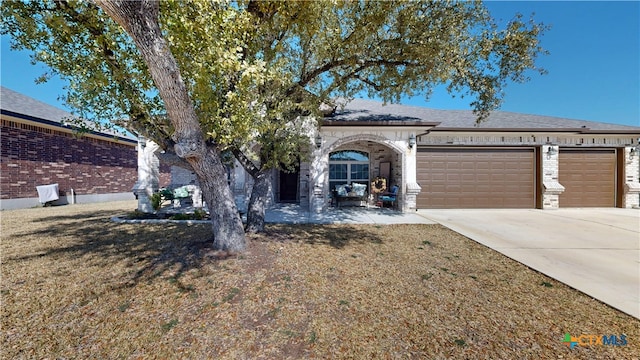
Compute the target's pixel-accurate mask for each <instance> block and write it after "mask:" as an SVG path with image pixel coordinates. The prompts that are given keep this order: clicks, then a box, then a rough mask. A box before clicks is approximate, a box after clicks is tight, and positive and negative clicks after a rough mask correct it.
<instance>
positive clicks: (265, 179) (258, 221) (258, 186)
mask: <svg viewBox="0 0 640 360" xmlns="http://www.w3.org/2000/svg"><path fill="white" fill-rule="evenodd" d="M270 175H271V171H270V170H268V169H267V170H264V169H262V170H260V171H259V172H258V173H257V175H256V176H254V177H253V180H254V181H253V188H252V189H251V198H250V199H249V206H248V211H247V227H246V231H247V232H251V233H258V232H263V231H264V215H265V211H266V208H267V201H268V200H269V195H270V194H271V176H270Z"/></svg>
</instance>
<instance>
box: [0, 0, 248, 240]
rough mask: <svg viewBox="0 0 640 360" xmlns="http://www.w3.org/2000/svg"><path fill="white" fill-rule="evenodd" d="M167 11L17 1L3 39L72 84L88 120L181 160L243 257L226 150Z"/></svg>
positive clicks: (8, 11)
mask: <svg viewBox="0 0 640 360" xmlns="http://www.w3.org/2000/svg"><path fill="white" fill-rule="evenodd" d="M159 4H160V3H159V2H155V1H141V2H134V1H131V2H128V1H117V2H98V5H99V6H102V7H103V8H104V9H103V10H101V9H100V8H99V7H97V6H96V5H94V4H93V3H85V2H67V1H45V2H21V3H18V2H10V3H6V4H3V7H2V18H3V24H2V32H3V33H8V34H11V35H12V37H13V39H14V46H16V47H18V48H26V49H29V50H32V51H34V54H35V59H36V60H40V61H43V62H45V63H46V64H48V65H49V66H50V67H51V68H52V69H53V70H54V71H55V72H56V73H57V74H59V75H61V76H62V77H63V78H65V79H68V80H70V85H69V88H68V94H67V98H66V100H67V103H68V104H69V105H71V106H72V107H73V108H75V109H76V110H79V112H80V115H82V116H83V117H84V118H94V119H95V120H96V121H100V120H105V119H106V120H111V121H117V122H118V124H120V125H122V126H124V127H125V128H127V129H130V130H133V131H135V132H136V133H138V134H142V135H145V136H147V137H150V138H151V139H153V140H154V141H156V142H158V144H160V145H161V146H162V147H163V148H164V149H166V150H169V151H170V152H172V153H174V154H176V155H177V157H178V158H180V160H178V162H179V163H181V164H182V165H183V166H187V167H189V168H191V169H192V170H193V171H194V172H195V173H196V176H197V177H198V180H199V182H200V185H201V187H202V191H203V195H204V197H205V200H206V202H207V204H208V206H209V208H210V212H211V219H212V221H211V223H212V230H213V236H214V240H213V241H214V246H215V247H216V248H218V249H221V250H228V251H242V250H244V249H245V246H246V239H245V236H244V229H243V226H242V222H241V219H240V217H239V214H238V211H237V208H236V205H235V203H234V201H233V196H232V193H231V190H230V188H229V186H228V184H227V177H226V168H225V166H224V164H223V163H222V160H221V157H222V156H221V152H222V151H224V149H223V148H221V147H220V146H219V145H218V143H216V138H215V137H212V136H209V135H208V134H207V132H206V130H205V129H203V127H202V126H201V123H203V122H206V120H204V119H202V118H201V117H199V116H198V115H197V113H196V105H195V104H194V101H193V100H192V97H191V95H190V93H189V91H188V90H187V89H188V88H187V83H188V84H189V85H191V83H192V82H193V81H192V79H189V78H186V81H185V78H184V77H183V76H182V73H181V69H180V67H179V66H178V63H177V62H176V60H175V58H174V56H173V54H172V52H171V50H170V49H169V47H168V44H167V41H166V39H165V35H164V34H163V32H162V30H161V29H160V26H159ZM105 13H107V14H109V16H106V15H105ZM112 19H113V20H115V22H114V21H113V20H112ZM213 35H214V36H213ZM218 35H219V34H212V38H213V39H215V38H216V36H218ZM212 45H213V46H214V47H215V45H216V44H212ZM216 64H218V62H215V63H213V64H212V66H215V65H216ZM87 110H88V111H87Z"/></svg>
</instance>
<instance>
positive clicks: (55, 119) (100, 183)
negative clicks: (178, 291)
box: [0, 87, 170, 209]
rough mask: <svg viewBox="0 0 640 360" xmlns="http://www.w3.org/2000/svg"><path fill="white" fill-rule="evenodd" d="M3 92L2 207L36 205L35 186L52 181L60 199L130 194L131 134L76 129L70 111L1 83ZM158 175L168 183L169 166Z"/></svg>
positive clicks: (134, 172) (132, 178)
mask: <svg viewBox="0 0 640 360" xmlns="http://www.w3.org/2000/svg"><path fill="white" fill-rule="evenodd" d="M1 91H2V92H1V96H0V107H1V116H2V129H1V132H0V136H1V148H2V152H1V160H2V162H1V164H0V172H1V173H0V190H1V197H0V199H1V200H0V204H1V205H0V208H2V209H15V208H26V207H32V206H36V205H38V204H39V201H38V193H37V191H36V186H39V185H47V184H54V183H57V184H58V185H59V196H60V200H58V202H57V203H59V204H65V203H88V202H100V201H111V200H121V199H134V195H133V193H132V187H133V185H134V183H135V182H136V180H137V178H138V174H137V149H136V146H137V140H136V139H135V138H133V137H130V136H123V135H117V134H110V133H107V132H97V131H90V132H88V133H83V134H81V135H80V134H77V133H76V132H74V131H73V129H72V128H71V127H70V126H68V125H65V124H64V120H65V119H70V118H71V117H72V115H71V114H70V113H68V112H66V111H63V110H60V109H57V108H55V107H53V106H50V105H47V104H45V103H42V102H40V101H38V100H35V99H33V98H30V97H28V96H25V95H23V94H20V93H17V92H15V91H13V90H10V89H7V88H5V87H2V88H1ZM160 178H161V182H162V183H168V182H169V179H170V175H169V174H168V168H166V169H164V171H163V172H162V175H161V176H160ZM74 195H75V196H74Z"/></svg>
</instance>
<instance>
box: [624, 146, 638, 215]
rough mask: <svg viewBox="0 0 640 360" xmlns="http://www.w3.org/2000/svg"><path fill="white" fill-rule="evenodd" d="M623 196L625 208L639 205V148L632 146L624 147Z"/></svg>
mask: <svg viewBox="0 0 640 360" xmlns="http://www.w3.org/2000/svg"><path fill="white" fill-rule="evenodd" d="M623 191H624V196H623V197H622V201H623V204H622V206H623V207H625V208H628V209H630V208H637V207H639V206H640V150H639V149H638V148H637V147H634V146H627V147H625V148H624V189H623Z"/></svg>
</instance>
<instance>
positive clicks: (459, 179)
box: [417, 148, 536, 209]
mask: <svg viewBox="0 0 640 360" xmlns="http://www.w3.org/2000/svg"><path fill="white" fill-rule="evenodd" d="M535 168H536V166H535V151H534V149H532V148H518V149H513V148H502V149H500V148H497V149H480V148H475V149H469V148H466V149H460V148H458V149H444V148H439V149H438V148H420V149H418V154H417V180H418V184H419V185H420V186H421V187H422V191H421V192H420V194H419V195H418V199H417V206H418V208H422V209H438V208H533V207H535Z"/></svg>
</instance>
